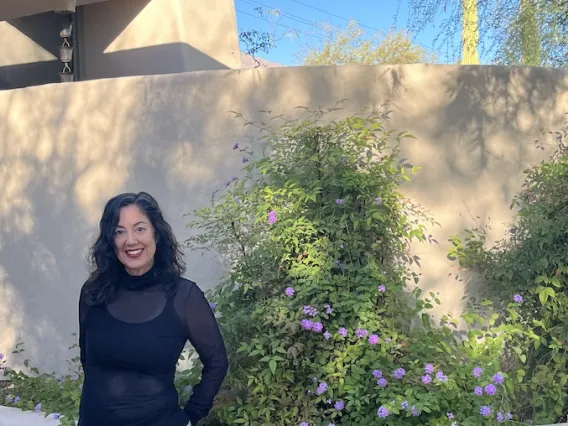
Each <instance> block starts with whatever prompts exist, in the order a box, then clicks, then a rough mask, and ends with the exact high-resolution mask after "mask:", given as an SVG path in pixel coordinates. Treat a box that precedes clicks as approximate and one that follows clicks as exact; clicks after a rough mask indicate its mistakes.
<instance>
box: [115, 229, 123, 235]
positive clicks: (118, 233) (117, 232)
mask: <svg viewBox="0 0 568 426" xmlns="http://www.w3.org/2000/svg"><path fill="white" fill-rule="evenodd" d="M121 234H122V230H121V229H117V230H116V231H114V235H121Z"/></svg>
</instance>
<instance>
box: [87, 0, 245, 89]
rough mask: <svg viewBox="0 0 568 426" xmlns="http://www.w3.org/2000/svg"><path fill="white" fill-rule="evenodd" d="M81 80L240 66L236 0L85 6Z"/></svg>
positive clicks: (116, 0) (130, 0)
mask: <svg viewBox="0 0 568 426" xmlns="http://www.w3.org/2000/svg"><path fill="white" fill-rule="evenodd" d="M81 26H82V28H81V31H82V33H81V48H82V51H81V55H82V56H81V61H82V62H81V69H82V71H83V75H82V79H84V80H92V79H97V78H107V77H124V76H132V75H153V74H168V73H178V72H186V71H196V70H198V71H202V70H216V69H227V68H240V53H239V42H238V32H237V21H236V16H235V6H234V0H211V1H209V2H203V1H199V0H112V1H106V2H103V3H96V4H91V5H87V6H85V7H84V11H83V21H82V25H81Z"/></svg>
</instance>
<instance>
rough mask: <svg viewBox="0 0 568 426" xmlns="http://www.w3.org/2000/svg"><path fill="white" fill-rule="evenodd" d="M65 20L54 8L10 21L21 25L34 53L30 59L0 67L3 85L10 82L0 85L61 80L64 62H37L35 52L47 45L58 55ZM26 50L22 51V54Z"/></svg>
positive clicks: (52, 52)
mask: <svg viewBox="0 0 568 426" xmlns="http://www.w3.org/2000/svg"><path fill="white" fill-rule="evenodd" d="M62 22H63V18H62V16H61V15H57V14H55V13H52V12H49V13H41V14H38V15H32V16H26V17H23V18H17V19H12V20H10V21H8V24H9V25H11V26H12V27H13V28H15V29H17V30H18V31H19V32H21V33H22V34H23V35H24V36H26V37H27V39H28V40H29V47H28V49H29V53H28V54H29V55H30V61H26V63H16V64H13V65H7V66H2V67H0V79H1V80H3V81H4V82H5V84H4V85H3V86H7V87H1V86H0V89H3V88H7V89H15V88H20V87H26V86H31V85H39V84H47V83H56V82H58V81H59V72H60V71H61V69H62V65H61V62H60V61H59V60H57V59H54V60H48V61H40V62H36V61H35V59H36V58H35V57H34V55H33V53H32V52H33V51H34V50H35V49H43V50H44V51H45V52H49V53H50V54H51V55H53V57H55V58H58V57H59V51H58V47H59V46H60V45H61V39H60V38H59V31H60V30H61V25H62ZM8 36H9V35H8ZM4 42H6V41H4ZM4 42H3V43H4ZM8 42H9V41H8ZM5 48H6V46H5ZM12 53H14V52H12ZM26 53H27V52H18V56H19V55H22V54H23V55H25V54H26ZM4 55H6V52H4ZM10 59H11V58H10V57H8V58H6V57H5V58H4V60H8V61H10Z"/></svg>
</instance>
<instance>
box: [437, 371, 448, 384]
mask: <svg viewBox="0 0 568 426" xmlns="http://www.w3.org/2000/svg"><path fill="white" fill-rule="evenodd" d="M436 380H438V381H439V382H442V383H445V382H447V381H448V376H446V375H445V374H444V372H443V371H442V370H439V371H437V372H436Z"/></svg>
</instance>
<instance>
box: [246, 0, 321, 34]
mask: <svg viewBox="0 0 568 426" xmlns="http://www.w3.org/2000/svg"><path fill="white" fill-rule="evenodd" d="M241 1H243V2H245V3H248V4H251V5H253V6H260V7H264V8H266V9H268V10H278V12H279V14H280V15H282V16H284V17H286V18H289V19H292V20H294V21H297V22H301V23H302V24H305V25H310V26H312V27H314V28H318V29H320V30H325V29H326V28H325V27H324V26H322V25H318V24H316V23H314V22H312V21H309V20H307V19H305V18H302V17H300V16H297V15H292V14H291V13H287V12H282V11H280V10H279V9H274V8H273V7H272V6H269V5H267V4H264V3H261V2H258V1H254V0H241Z"/></svg>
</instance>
